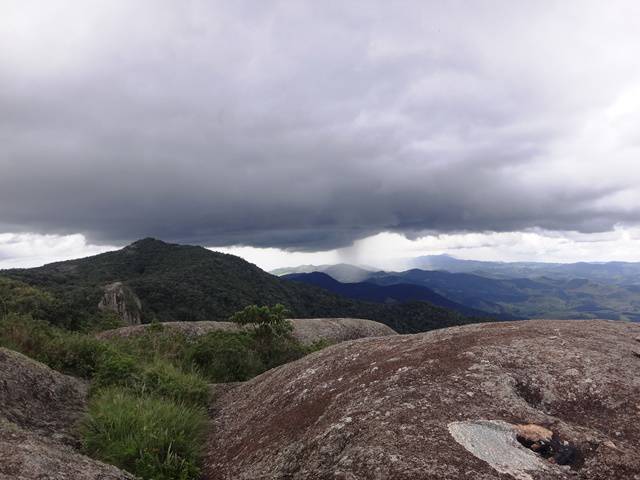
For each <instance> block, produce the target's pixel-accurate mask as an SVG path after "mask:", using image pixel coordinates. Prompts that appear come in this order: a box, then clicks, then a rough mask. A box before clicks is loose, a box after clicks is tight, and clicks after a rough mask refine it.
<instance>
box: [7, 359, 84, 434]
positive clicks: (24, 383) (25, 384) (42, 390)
mask: <svg viewBox="0 0 640 480" xmlns="http://www.w3.org/2000/svg"><path fill="white" fill-rule="evenodd" d="M87 390H88V386H87V383H86V382H84V381H82V380H79V379H77V378H74V377H70V376H68V375H63V374H61V373H59V372H56V371H55V370H52V369H50V368H49V367H47V366H46V365H43V364H42V363H39V362H36V361H34V360H32V359H30V358H28V357H26V356H25V355H22V354H20V353H17V352H14V351H12V350H7V349H5V348H0V419H5V420H7V421H9V422H11V423H13V424H15V425H17V426H19V427H21V428H23V429H25V430H29V431H31V432H34V433H37V434H40V435H43V436H46V437H48V438H50V439H53V440H57V441H60V442H63V443H67V444H73V443H75V442H76V429H75V426H76V424H77V422H78V421H79V420H80V419H81V418H82V415H83V414H84V412H85V409H86V401H87Z"/></svg>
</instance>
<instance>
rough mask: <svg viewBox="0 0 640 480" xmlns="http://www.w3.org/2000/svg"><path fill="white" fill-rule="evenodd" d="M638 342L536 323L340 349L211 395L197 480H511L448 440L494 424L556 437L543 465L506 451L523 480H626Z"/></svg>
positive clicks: (602, 331) (570, 324) (624, 328)
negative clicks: (455, 430)
mask: <svg viewBox="0 0 640 480" xmlns="http://www.w3.org/2000/svg"><path fill="white" fill-rule="evenodd" d="M550 332H552V334H553V335H556V336H558V337H559V338H561V339H563V341H565V345H564V346H562V347H561V348H559V341H557V340H554V341H549V340H548V336H549V334H550ZM637 335H640V325H637V324H633V323H627V322H610V321H538V320H535V321H523V322H510V323H494V324H478V325H470V326H465V327H454V328H449V329H443V330H436V331H432V332H428V333H425V334H418V335H398V336H389V337H385V338H366V339H360V340H356V341H351V342H344V343H341V344H339V345H335V346H332V347H329V348H327V349H325V350H323V351H320V352H317V353H314V354H312V355H309V356H307V357H305V358H303V359H301V360H298V361H297V362H294V363H291V364H287V365H283V366H281V367H279V368H276V369H273V370H270V371H268V372H266V373H264V374H262V375H260V376H259V377H257V378H255V379H253V380H250V381H249V382H246V383H244V384H242V385H239V386H237V387H236V388H234V389H233V390H230V391H229V392H228V393H226V394H225V395H223V396H221V397H219V399H218V400H217V402H216V408H215V409H213V412H214V416H213V419H212V424H211V435H210V438H209V442H208V448H207V455H206V461H205V474H206V476H205V477H206V478H207V479H209V480H218V479H237V480H243V479H244V480H249V479H251V480H254V479H257V478H269V479H288V480H302V479H304V480H306V479H311V478H312V479H320V480H322V479H350V480H360V479H407V480H409V479H411V480H427V479H430V480H432V479H441V480H462V479H473V480H488V479H498V478H500V479H507V478H514V477H513V475H511V476H509V474H506V473H500V472H499V471H498V470H496V469H495V468H494V466H492V465H491V464H490V463H488V462H487V461H485V460H483V459H481V458H479V457H478V456H477V455H475V454H472V453H471V452H470V451H469V450H468V449H467V448H466V447H463V446H462V445H461V444H460V443H458V442H457V441H456V440H455V439H454V437H453V436H452V435H451V433H450V430H449V425H450V424H452V423H454V424H455V423H456V422H465V423H464V424H466V425H468V423H466V422H471V423H472V424H477V423H478V422H481V421H483V420H493V421H496V422H505V423H506V424H510V425H514V427H513V428H514V429H515V425H527V424H534V425H537V426H540V427H543V428H545V429H548V430H550V431H552V432H553V434H554V439H553V440H552V442H556V444H555V445H554V449H555V450H553V452H551V453H553V455H554V456H550V457H548V458H547V457H546V456H545V455H544V452H543V450H544V448H542V449H541V450H540V452H539V453H535V452H533V451H532V450H529V449H527V448H525V447H524V446H523V445H520V446H518V445H515V444H514V443H513V442H512V440H513V438H512V437H510V438H511V440H509V442H507V441H506V440H504V442H505V443H507V444H508V445H509V448H515V449H516V450H517V451H519V452H522V451H525V452H526V456H525V457H524V458H528V459H531V458H537V459H538V461H537V462H533V463H535V465H536V468H535V469H533V470H529V471H527V470H526V469H525V470H524V472H525V473H522V475H525V474H527V475H530V476H531V478H532V479H534V480H541V479H545V480H551V479H554V480H555V479H569V478H576V479H580V480H596V479H597V480H605V479H606V480H622V479H629V478H634V476H636V475H639V474H640V453H639V452H640V423H638V422H637V415H638V410H637V407H636V403H637V400H636V399H637V398H640V376H639V375H637V359H635V358H634V357H633V356H630V355H628V353H627V352H628V351H629V349H630V348H631V345H635V340H634V337H635V336H637ZM469 352H472V353H473V355H469ZM568 370H572V372H573V371H575V372H577V373H578V375H566V372H567V371H568ZM583 379H590V380H591V381H590V382H586V381H583ZM468 392H471V393H473V395H468ZM615 432H620V436H619V437H617V436H615ZM496 435H497V434H496ZM510 435H511V434H510ZM512 435H513V436H515V435H517V434H516V433H513V434H512ZM612 440H615V445H616V449H611V448H607V447H606V446H605V442H610V441H612ZM503 446H504V443H503ZM541 446H543V447H545V448H546V446H544V445H541ZM511 453H513V452H512V451H511ZM532 456H533V457H532ZM556 456H557V458H556ZM552 462H558V463H561V464H566V465H565V466H561V465H555V464H554V463H552ZM542 466H544V468H542Z"/></svg>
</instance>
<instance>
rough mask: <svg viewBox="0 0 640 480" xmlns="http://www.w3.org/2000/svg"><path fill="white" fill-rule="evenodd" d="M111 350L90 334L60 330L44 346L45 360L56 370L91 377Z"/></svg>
mask: <svg viewBox="0 0 640 480" xmlns="http://www.w3.org/2000/svg"><path fill="white" fill-rule="evenodd" d="M111 350H112V349H111V348H110V347H109V345H108V344H106V343H105V342H103V341H100V340H98V339H96V338H93V337H90V336H88V335H83V334H80V333H68V332H63V331H58V332H57V333H56V335H54V336H53V337H52V338H51V340H50V342H49V343H48V344H47V345H46V346H44V348H43V361H44V362H45V363H46V364H47V365H49V366H50V367H51V368H53V369H55V370H59V371H61V372H64V373H68V374H70V375H77V376H80V377H84V378H91V377H93V376H94V375H95V374H96V372H97V371H98V370H99V368H100V366H101V363H102V361H103V359H104V358H105V356H106V355H108V354H109V353H110V352H111Z"/></svg>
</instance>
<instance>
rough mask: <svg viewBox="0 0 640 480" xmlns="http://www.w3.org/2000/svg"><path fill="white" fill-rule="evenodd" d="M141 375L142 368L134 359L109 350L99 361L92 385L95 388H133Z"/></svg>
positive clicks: (114, 350)
mask: <svg viewBox="0 0 640 480" xmlns="http://www.w3.org/2000/svg"><path fill="white" fill-rule="evenodd" d="M141 374H142V366H141V364H140V362H139V361H138V360H137V359H136V358H135V357H133V356H131V355H128V354H126V353H122V352H120V351H118V350H116V349H109V350H107V351H106V352H105V353H104V355H102V357H101V358H100V360H99V363H98V368H97V371H96V374H95V376H94V377H93V384H94V386H95V387H97V388H102V387H109V386H122V387H129V388H135V387H136V385H137V384H138V383H139V382H140V377H141Z"/></svg>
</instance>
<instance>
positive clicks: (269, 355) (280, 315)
mask: <svg viewBox="0 0 640 480" xmlns="http://www.w3.org/2000/svg"><path fill="white" fill-rule="evenodd" d="M288 314H289V312H288V311H287V309H286V308H285V306H284V305H281V304H279V303H278V304H276V305H274V306H273V307H268V306H262V307H259V306H257V305H249V306H248V307H245V308H244V309H243V310H241V311H239V312H236V313H234V314H233V315H232V316H231V317H230V318H229V320H230V321H232V322H234V323H237V324H239V325H243V326H247V327H249V333H250V334H251V336H252V337H253V339H254V342H255V349H256V351H257V352H258V354H259V355H260V357H261V359H262V362H263V363H264V365H265V367H266V368H267V369H269V368H273V367H275V366H278V365H281V364H283V363H286V362H289V361H291V360H295V359H296V358H299V357H301V356H302V351H303V349H302V346H301V345H300V343H299V342H298V341H297V340H296V339H295V338H294V337H293V335H292V333H293V325H292V323H291V322H290V321H289V320H287V318H286V317H287V315H288Z"/></svg>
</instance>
